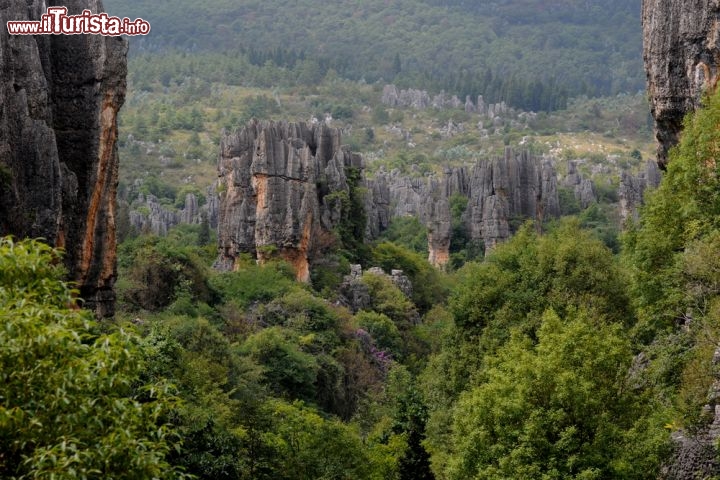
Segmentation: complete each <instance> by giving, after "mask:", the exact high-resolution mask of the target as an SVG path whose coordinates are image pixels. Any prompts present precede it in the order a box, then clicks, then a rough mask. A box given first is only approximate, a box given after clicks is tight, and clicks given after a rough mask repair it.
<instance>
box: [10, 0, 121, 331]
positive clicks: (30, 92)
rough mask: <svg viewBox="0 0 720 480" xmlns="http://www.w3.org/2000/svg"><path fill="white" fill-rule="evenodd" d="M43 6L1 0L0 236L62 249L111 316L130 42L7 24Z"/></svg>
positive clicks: (71, 3) (96, 6) (89, 298)
mask: <svg viewBox="0 0 720 480" xmlns="http://www.w3.org/2000/svg"><path fill="white" fill-rule="evenodd" d="M49 3H50V4H54V3H55V2H49ZM62 5H64V6H66V7H67V8H68V13H69V14H71V15H76V14H79V13H81V12H82V10H84V9H89V10H91V11H92V12H96V13H97V12H102V11H103V6H102V2H101V1H99V0H67V1H65V2H62ZM46 6H47V4H46V2H36V1H30V0H0V25H2V26H1V27H0V235H6V234H13V235H15V236H16V237H19V238H24V237H30V238H38V237H41V238H44V239H45V240H46V241H47V242H48V243H50V244H52V245H54V246H59V247H64V248H65V252H66V254H65V258H64V261H65V264H66V266H67V268H68V272H69V277H70V280H73V281H76V282H77V283H78V285H79V289H80V297H81V298H83V299H84V300H85V304H84V305H85V307H87V308H88V309H91V310H93V311H94V312H95V313H96V315H97V316H100V317H105V316H111V315H112V314H113V313H114V301H115V295H114V293H113V285H114V282H115V275H116V240H115V218H116V211H115V210H116V189H117V181H118V155H117V145H116V140H117V135H118V131H117V113H118V111H119V109H120V107H121V106H122V104H123V102H124V99H125V90H126V75H127V60H126V55H127V49H128V44H127V41H126V40H124V39H123V38H121V37H102V36H98V35H34V36H33V35H17V36H10V35H9V34H8V31H7V28H6V22H7V21H9V20H35V21H37V20H40V16H41V15H42V14H44V13H45V8H46Z"/></svg>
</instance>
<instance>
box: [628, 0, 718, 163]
mask: <svg viewBox="0 0 720 480" xmlns="http://www.w3.org/2000/svg"><path fill="white" fill-rule="evenodd" d="M642 25H643V44H644V53H643V57H644V60H645V70H646V73H647V85H648V94H649V96H650V102H651V108H652V114H653V117H654V118H655V136H656V138H657V141H658V163H659V164H660V166H661V167H662V168H664V166H665V165H666V164H667V161H668V158H667V154H668V150H669V149H670V148H671V147H672V146H673V145H675V144H676V143H677V141H678V135H679V134H680V132H681V130H682V121H683V118H684V117H685V115H686V114H687V113H689V112H691V111H693V110H694V109H695V108H697V107H698V105H699V104H700V101H701V99H702V93H703V91H705V90H710V89H714V88H715V87H716V85H717V81H718V65H719V64H720V2H718V1H717V0H643V5H642Z"/></svg>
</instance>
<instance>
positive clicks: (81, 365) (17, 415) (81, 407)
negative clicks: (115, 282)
mask: <svg viewBox="0 0 720 480" xmlns="http://www.w3.org/2000/svg"><path fill="white" fill-rule="evenodd" d="M60 263H61V262H60V253H59V252H57V251H54V250H52V249H51V248H50V247H48V246H46V245H44V244H42V243H40V242H38V241H34V240H30V241H23V242H18V243H15V242H13V241H12V240H11V239H8V238H4V239H0V323H2V329H0V452H2V453H0V476H2V477H3V478H20V479H24V478H57V479H75V478H98V479H99V478H127V479H135V478H178V477H182V475H181V474H180V473H179V472H178V471H177V470H176V469H174V468H172V467H171V466H170V465H169V463H168V461H167V459H166V457H167V455H168V453H169V452H170V451H171V449H173V448H174V447H176V446H178V444H179V439H178V436H177V435H176V432H175V430H174V428H173V427H172V426H171V425H170V424H169V423H167V419H168V418H169V417H168V416H169V415H170V414H171V413H172V412H173V411H174V409H175V403H176V400H177V399H176V398H175V397H174V396H173V389H172V388H171V387H170V386H169V385H167V384H164V383H154V384H153V383H144V382H141V381H140V379H141V375H142V372H143V371H144V369H145V365H144V363H143V361H142V355H141V350H140V348H139V346H138V339H137V338H135V337H134V336H133V335H131V334H129V333H128V332H125V331H123V330H119V331H117V332H115V333H111V334H100V333H99V332H98V330H99V329H98V326H97V325H96V324H95V323H94V321H93V320H92V319H91V317H90V313H88V312H86V311H82V310H77V309H73V308H72V307H71V306H72V305H73V304H74V303H75V299H74V298H73V297H74V295H75V293H76V292H74V291H72V290H71V289H70V288H69V287H68V286H67V285H66V284H65V283H64V282H63V281H61V277H62V270H61V268H60V267H59V266H58V265H60Z"/></svg>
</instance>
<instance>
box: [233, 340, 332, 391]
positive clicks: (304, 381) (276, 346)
mask: <svg viewBox="0 0 720 480" xmlns="http://www.w3.org/2000/svg"><path fill="white" fill-rule="evenodd" d="M242 350H243V352H245V353H246V354H247V355H249V357H250V358H252V359H253V360H254V361H256V362H257V363H259V364H260V365H261V366H262V367H263V375H262V376H263V380H264V382H265V383H266V384H267V386H268V387H269V388H270V389H271V391H272V392H273V393H275V394H276V395H279V396H284V397H287V398H291V399H304V400H310V401H312V400H313V398H314V397H315V393H316V390H315V381H316V379H317V374H318V363H317V360H316V359H315V357H313V356H312V355H310V354H307V353H305V352H303V351H302V350H301V349H300V347H299V346H298V345H297V344H296V343H294V342H293V341H292V340H290V339H288V338H286V335H285V333H284V332H283V330H282V329H280V328H279V327H271V328H266V329H264V330H261V331H259V332H258V333H256V334H254V335H251V336H250V337H249V338H248V339H247V340H246V341H245V343H244V344H243V346H242Z"/></svg>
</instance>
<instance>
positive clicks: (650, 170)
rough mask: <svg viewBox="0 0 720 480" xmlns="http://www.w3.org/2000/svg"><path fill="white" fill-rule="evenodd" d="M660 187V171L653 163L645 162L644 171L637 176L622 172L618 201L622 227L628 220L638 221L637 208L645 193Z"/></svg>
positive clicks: (641, 202)
mask: <svg viewBox="0 0 720 480" xmlns="http://www.w3.org/2000/svg"><path fill="white" fill-rule="evenodd" d="M658 185H660V169H659V168H658V165H657V163H655V162H653V161H648V162H645V169H644V170H643V171H641V172H639V173H638V174H637V175H632V174H630V173H627V172H622V174H621V175H620V186H619V187H618V199H619V202H620V220H621V224H622V225H624V224H625V223H626V222H627V221H628V219H632V220H634V221H637V220H638V208H639V207H640V206H641V205H642V204H643V198H644V195H645V191H646V190H647V189H649V188H657V187H658Z"/></svg>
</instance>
